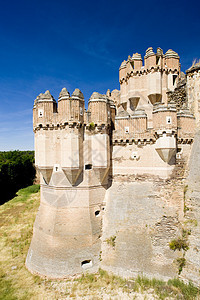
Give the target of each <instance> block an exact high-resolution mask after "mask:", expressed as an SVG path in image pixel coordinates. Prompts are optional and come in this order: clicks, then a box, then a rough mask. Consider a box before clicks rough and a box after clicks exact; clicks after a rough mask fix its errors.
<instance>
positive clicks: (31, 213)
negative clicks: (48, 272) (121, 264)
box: [0, 187, 199, 300]
mask: <svg viewBox="0 0 200 300" xmlns="http://www.w3.org/2000/svg"><path fill="white" fill-rule="evenodd" d="M36 191H37V187H31V188H27V189H23V190H20V191H19V193H18V196H17V197H16V198H14V199H13V200H11V201H9V202H7V203H5V204H4V205H2V206H1V207H0V224H1V228H0V236H1V239H0V251H1V255H0V299H1V300H15V299H20V300H22V299H39V300H40V299H41V300H43V299H48V300H51V299H52V300H53V299H92V300H93V299H94V300H95V299H177V297H178V299H197V298H196V297H198V296H197V295H199V290H198V289H196V288H194V287H193V286H192V285H184V284H183V283H182V282H181V281H179V280H176V281H170V282H169V283H168V284H167V283H164V282H163V281H159V280H156V279H152V280H149V279H147V278H144V277H139V276H138V278H136V279H132V280H125V279H122V278H121V277H118V276H115V275H112V274H108V273H107V272H106V271H104V270H101V269H99V272H98V273H96V274H87V273H86V274H83V275H82V276H79V277H73V278H69V279H68V280H67V279H65V280H48V279H45V278H40V277H39V276H35V275H32V274H31V273H30V272H28V270H27V269H26V268H25V259H26V255H27V252H28V248H29V244H30V241H31V237H32V228H33V223H34V220H35V217H36V213H37V210H38V207H39V192H37V193H36ZM32 192H33V193H32Z"/></svg>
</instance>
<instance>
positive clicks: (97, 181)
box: [26, 88, 112, 278]
mask: <svg viewBox="0 0 200 300" xmlns="http://www.w3.org/2000/svg"><path fill="white" fill-rule="evenodd" d="M111 104H112V103H111ZM111 106H112V105H111ZM33 115H34V133H35V163H36V167H37V169H38V170H39V171H40V184H41V203H40V207H39V211H38V214H37V217H36V221H35V224H34V229H33V238H32V242H31V245H30V249H29V252H28V255H27V260H26V266H27V268H28V269H29V270H30V271H31V272H34V273H39V274H41V275H45V276H48V277H57V278H59V277H60V278H61V277H64V276H66V275H72V274H76V273H80V272H81V271H82V270H83V269H86V268H90V269H91V270H92V271H94V270H96V269H97V267H98V263H99V254H100V247H101V240H100V237H101V219H102V210H103V208H104V203H103V200H104V196H105V191H106V189H107V186H108V173H109V166H110V124H111V118H110V102H109V100H108V99H107V97H106V96H103V95H100V94H98V93H95V94H93V95H92V97H91V98H90V101H89V109H88V112H87V113H84V97H83V94H82V93H81V91H80V90H78V89H76V90H75V91H74V92H73V94H72V95H71V96H70V94H69V92H68V91H67V90H66V89H65V88H64V89H62V91H61V93H60V96H59V99H58V107H57V103H56V101H55V100H54V98H53V97H52V96H51V95H50V93H49V91H47V92H46V93H45V94H40V95H39V96H38V97H37V98H36V100H35V103H34V109H33ZM84 116H85V120H84Z"/></svg>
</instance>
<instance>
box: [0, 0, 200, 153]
mask: <svg viewBox="0 0 200 300" xmlns="http://www.w3.org/2000/svg"><path fill="white" fill-rule="evenodd" d="M150 46H152V47H153V48H154V50H155V51H156V48H157V47H161V48H162V49H163V50H164V52H166V51H167V50H168V49H169V48H172V49H173V50H175V51H176V52H178V54H179V55H180V57H181V65H182V71H185V70H186V69H187V68H189V67H190V65H191V64H192V61H193V60H194V59H195V58H197V59H198V58H200V1H193V0H191V1H188V0H187V1H185V0H182V1H171V0H168V1H160V0H159V1H156V0H151V1H146V0H144V1H135V0H132V1H127V0H124V1H117V0H115V1H114V0H107V1H104V0H102V1H101V0H99V1H98V2H97V1H67V0H56V1H54V0H48V1H46V0H40V1H38V0H32V1H29V0H23V1H22V0H18V1H14V0H12V1H9V0H7V1H1V3H0V151H3V150H15V149H19V150H32V149H34V138H33V132H32V107H33V101H34V99H35V98H36V96H37V95H38V94H39V93H41V92H45V91H46V90H47V89H49V90H50V92H51V94H52V95H53V96H54V98H55V99H57V98H58V95H59V92H60V91H61V89H62V88H63V87H66V88H67V89H68V90H69V92H70V93H72V92H73V90H74V89H75V88H79V89H80V90H81V91H82V92H83V94H84V96H85V100H86V101H88V99H89V97H90V95H91V94H92V92H93V91H98V92H100V93H106V91H107V89H108V88H109V89H110V90H112V89H115V88H119V83H118V69H119V66H120V64H121V62H122V61H123V60H124V59H127V57H128V55H132V54H133V53H135V52H139V53H141V54H142V56H144V54H145V50H146V49H147V48H148V47H150Z"/></svg>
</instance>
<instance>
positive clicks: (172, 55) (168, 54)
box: [165, 49, 179, 58]
mask: <svg viewBox="0 0 200 300" xmlns="http://www.w3.org/2000/svg"><path fill="white" fill-rule="evenodd" d="M165 57H166V58H179V56H178V53H176V52H175V51H174V50H172V49H169V50H168V51H167V52H166V53H165Z"/></svg>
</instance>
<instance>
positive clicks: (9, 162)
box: [0, 150, 36, 204]
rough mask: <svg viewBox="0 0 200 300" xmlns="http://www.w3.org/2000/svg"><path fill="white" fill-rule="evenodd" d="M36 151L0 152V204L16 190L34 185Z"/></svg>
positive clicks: (11, 196) (14, 193) (12, 195)
mask: <svg viewBox="0 0 200 300" xmlns="http://www.w3.org/2000/svg"><path fill="white" fill-rule="evenodd" d="M35 174H36V171H35V167H34V151H19V150H16V151H6V152H0V204H3V203H4V202H6V201H8V200H10V199H12V198H13V197H14V196H15V195H16V192H17V191H18V190H19V189H21V188H24V187H27V186H29V185H32V184H33V182H34V179H35Z"/></svg>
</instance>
